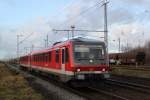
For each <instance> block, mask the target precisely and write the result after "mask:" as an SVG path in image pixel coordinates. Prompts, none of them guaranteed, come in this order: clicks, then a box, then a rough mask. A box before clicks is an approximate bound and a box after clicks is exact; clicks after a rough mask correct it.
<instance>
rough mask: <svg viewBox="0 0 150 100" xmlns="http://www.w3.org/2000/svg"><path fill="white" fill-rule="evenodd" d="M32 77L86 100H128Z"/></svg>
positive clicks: (43, 77)
mask: <svg viewBox="0 0 150 100" xmlns="http://www.w3.org/2000/svg"><path fill="white" fill-rule="evenodd" d="M11 68H12V69H13V70H16V71H17V73H19V72H20V69H18V67H11ZM23 73H24V74H26V76H28V75H27V74H29V76H30V74H31V73H27V72H24V71H23ZM32 75H33V76H35V77H39V78H41V79H42V80H45V81H48V82H50V83H53V84H55V85H57V86H59V87H60V88H63V89H65V90H67V91H70V92H72V93H74V94H77V95H79V96H81V97H83V98H85V99H87V100H106V99H107V100H108V99H109V100H129V99H126V98H124V97H121V96H118V95H116V94H113V93H110V92H107V91H104V90H98V89H95V88H92V87H88V88H80V89H79V88H72V87H68V85H66V84H62V83H59V82H57V81H55V80H48V79H49V78H48V77H45V76H43V75H39V74H36V73H32Z"/></svg>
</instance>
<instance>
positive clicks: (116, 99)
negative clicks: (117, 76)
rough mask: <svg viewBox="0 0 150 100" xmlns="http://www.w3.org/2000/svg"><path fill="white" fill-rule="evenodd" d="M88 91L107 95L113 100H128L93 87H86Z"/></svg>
mask: <svg viewBox="0 0 150 100" xmlns="http://www.w3.org/2000/svg"><path fill="white" fill-rule="evenodd" d="M88 88H89V89H92V90H95V91H97V92H98V93H100V94H104V95H107V96H110V97H112V98H114V99H115V100H130V99H128V98H125V97H122V96H119V95H116V94H114V93H111V92H108V91H104V90H102V89H96V88H94V87H88Z"/></svg>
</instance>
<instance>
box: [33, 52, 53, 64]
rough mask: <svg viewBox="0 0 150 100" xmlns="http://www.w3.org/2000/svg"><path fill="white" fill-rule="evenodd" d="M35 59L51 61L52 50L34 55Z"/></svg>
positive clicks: (37, 60) (36, 60)
mask: <svg viewBox="0 0 150 100" xmlns="http://www.w3.org/2000/svg"><path fill="white" fill-rule="evenodd" d="M33 61H34V62H51V52H47V53H43V54H37V55H34V56H33Z"/></svg>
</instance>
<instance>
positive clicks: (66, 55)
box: [65, 48, 69, 62]
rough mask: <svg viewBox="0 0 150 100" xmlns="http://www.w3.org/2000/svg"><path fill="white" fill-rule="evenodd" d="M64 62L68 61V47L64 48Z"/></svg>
mask: <svg viewBox="0 0 150 100" xmlns="http://www.w3.org/2000/svg"><path fill="white" fill-rule="evenodd" d="M65 62H69V49H68V48H66V50H65Z"/></svg>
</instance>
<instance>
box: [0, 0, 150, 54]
mask: <svg viewBox="0 0 150 100" xmlns="http://www.w3.org/2000/svg"><path fill="white" fill-rule="evenodd" d="M8 1H10V0H8ZM95 1H96V0H94V1H93V0H79V1H77V2H76V3H73V4H72V6H70V7H68V8H67V9H65V11H63V14H61V16H62V17H63V18H60V16H59V17H56V16H55V17H53V16H49V18H45V17H43V16H37V17H36V18H34V20H33V19H32V20H29V21H27V22H26V23H23V24H22V25H21V26H18V27H17V28H10V27H8V28H5V29H3V31H2V30H1V31H0V33H1V35H0V40H1V41H0V48H1V49H0V52H1V53H2V54H3V57H4V55H6V56H7V57H8V55H15V53H16V35H17V34H23V37H22V38H20V39H21V40H22V39H24V38H25V37H27V36H28V35H29V34H31V33H34V34H33V35H32V36H31V37H30V38H28V39H27V41H25V42H24V43H23V44H21V45H20V48H21V51H23V52H25V51H24V47H31V45H32V44H34V46H35V47H44V39H45V38H46V35H47V34H48V36H49V41H50V43H54V42H56V41H61V40H64V39H66V38H67V33H66V32H58V33H55V32H52V31H51V30H52V29H70V26H71V25H75V27H76V29H89V30H103V26H104V24H103V20H104V19H103V18H104V16H103V7H100V6H98V7H95V8H93V9H90V10H89V11H87V12H86V13H84V14H82V15H80V13H82V12H83V11H84V10H85V9H87V8H89V7H91V6H93V5H95V3H96V2H95ZM97 1H99V0H97ZM147 2H149V1H148V0H122V1H120V0H113V1H110V3H109V4H108V5H109V6H108V28H109V39H110V40H109V42H110V44H109V46H110V49H109V50H110V51H117V47H118V43H117V42H113V41H112V40H117V39H118V38H119V37H120V38H121V44H122V45H126V43H127V41H128V42H129V43H131V45H133V46H134V45H135V46H136V45H138V41H139V40H140V39H141V37H142V35H141V34H142V32H143V31H144V32H145V39H147V40H148V39H149V37H150V36H149V32H150V29H149V26H150V23H148V22H146V21H148V19H149V16H147V17H146V18H145V19H144V20H143V21H141V19H142V18H143V15H144V14H145V13H144V12H143V13H142V14H141V12H142V11H145V8H144V10H143V8H142V10H141V11H140V12H137V9H140V7H137V5H140V4H142V5H147V4H146V3H147ZM127 5H128V6H127ZM135 8H137V9H135ZM137 13H138V14H137ZM79 15H80V16H79ZM145 22H146V24H145ZM141 23H144V24H141ZM122 32H123V33H122ZM100 34H101V33H85V32H77V33H75V35H76V36H77V35H82V36H88V35H89V36H93V37H101V35H100ZM62 37H63V38H62ZM6 39H7V40H6ZM97 39H99V38H97ZM141 40H142V39H141ZM133 41H134V42H133ZM35 49H36V48H35Z"/></svg>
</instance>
